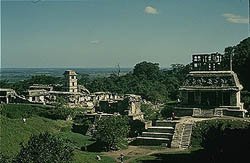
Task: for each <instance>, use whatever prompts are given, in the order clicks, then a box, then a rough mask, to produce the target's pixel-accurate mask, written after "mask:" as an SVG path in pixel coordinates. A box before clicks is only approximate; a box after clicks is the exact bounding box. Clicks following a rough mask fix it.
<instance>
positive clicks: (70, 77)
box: [63, 70, 77, 92]
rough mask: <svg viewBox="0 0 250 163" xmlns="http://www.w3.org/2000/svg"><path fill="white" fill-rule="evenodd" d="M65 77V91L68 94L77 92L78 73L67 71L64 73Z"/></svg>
mask: <svg viewBox="0 0 250 163" xmlns="http://www.w3.org/2000/svg"><path fill="white" fill-rule="evenodd" d="M63 75H64V77H65V79H66V80H65V89H66V91H68V92H77V73H76V72H75V71H72V70H66V71H65V72H64V74H63Z"/></svg>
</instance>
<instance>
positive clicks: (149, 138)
mask: <svg viewBox="0 0 250 163" xmlns="http://www.w3.org/2000/svg"><path fill="white" fill-rule="evenodd" d="M137 139H148V140H166V141H168V140H170V139H168V138H154V137H143V136H138V137H137Z"/></svg>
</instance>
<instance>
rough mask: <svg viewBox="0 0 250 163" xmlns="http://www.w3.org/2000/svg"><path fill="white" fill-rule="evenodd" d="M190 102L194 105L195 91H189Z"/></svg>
mask: <svg viewBox="0 0 250 163" xmlns="http://www.w3.org/2000/svg"><path fill="white" fill-rule="evenodd" d="M188 104H189V105H194V92H188Z"/></svg>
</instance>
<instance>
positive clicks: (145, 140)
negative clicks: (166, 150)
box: [136, 136, 170, 146]
mask: <svg viewBox="0 0 250 163" xmlns="http://www.w3.org/2000/svg"><path fill="white" fill-rule="evenodd" d="M136 140H137V145H162V144H165V145H164V146H167V145H168V144H170V139H168V138H154V137H142V136H138V137H137V138H136Z"/></svg>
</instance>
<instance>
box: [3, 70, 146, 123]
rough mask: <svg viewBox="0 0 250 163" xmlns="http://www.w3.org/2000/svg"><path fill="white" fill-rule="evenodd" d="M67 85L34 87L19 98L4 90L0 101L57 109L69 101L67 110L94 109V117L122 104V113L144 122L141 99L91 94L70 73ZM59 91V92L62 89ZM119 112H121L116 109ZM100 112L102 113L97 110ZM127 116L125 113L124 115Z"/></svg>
mask: <svg viewBox="0 0 250 163" xmlns="http://www.w3.org/2000/svg"><path fill="white" fill-rule="evenodd" d="M63 75H64V77H65V83H64V85H42V84H34V85H32V86H30V87H29V89H28V90H27V92H26V96H19V95H17V93H16V92H15V90H13V89H2V88H1V89H0V101H1V103H32V104H44V105H53V104H57V103H58V102H59V98H58V97H62V98H64V99H66V101H67V104H66V105H67V107H71V108H74V107H80V108H83V107H84V108H89V109H92V113H93V112H95V108H100V105H102V106H103V105H104V104H105V105H107V106H112V107H114V106H116V107H117V106H119V107H121V106H122V105H121V103H122V104H125V105H123V106H125V108H124V107H123V108H122V109H123V110H124V111H125V112H124V113H125V114H126V115H128V116H130V117H131V118H132V119H143V114H142V113H141V110H140V106H141V102H143V101H142V99H141V96H138V95H132V94H126V95H118V94H112V93H110V92H93V93H90V92H89V90H88V89H86V88H85V87H84V86H83V85H79V84H78V83H77V75H78V74H77V73H76V72H75V71H72V70H66V71H65V72H64V74H63ZM58 88H59V89H58ZM112 107H111V108H107V109H109V110H105V112H108V113H112V114H114V113H115V112H119V111H112ZM116 110H119V109H117V108H116ZM97 111H98V110H97ZM122 114H123V113H122Z"/></svg>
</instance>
